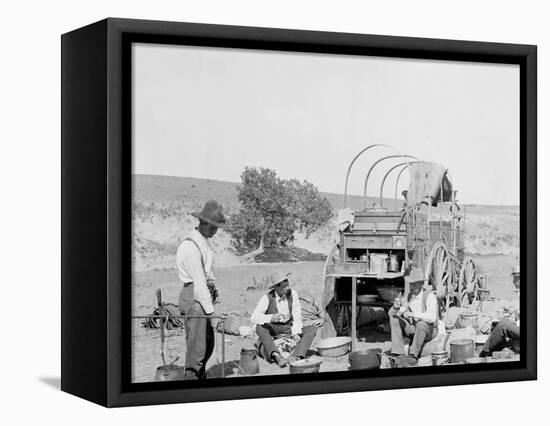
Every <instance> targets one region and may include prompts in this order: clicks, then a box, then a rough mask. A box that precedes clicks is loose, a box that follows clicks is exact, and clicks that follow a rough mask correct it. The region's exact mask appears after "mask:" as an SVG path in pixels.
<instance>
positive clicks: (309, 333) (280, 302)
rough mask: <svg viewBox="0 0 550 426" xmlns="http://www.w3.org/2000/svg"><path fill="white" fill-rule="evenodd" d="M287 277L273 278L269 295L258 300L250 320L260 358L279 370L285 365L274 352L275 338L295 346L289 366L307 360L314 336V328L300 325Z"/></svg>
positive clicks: (297, 302) (296, 300)
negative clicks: (283, 338) (288, 340)
mask: <svg viewBox="0 0 550 426" xmlns="http://www.w3.org/2000/svg"><path fill="white" fill-rule="evenodd" d="M289 275H290V274H281V273H276V274H275V275H274V276H272V278H271V285H270V286H269V292H268V293H267V294H264V295H263V296H262V297H261V299H260V301H259V302H258V305H257V306H256V309H254V312H253V313H252V317H251V321H252V322H253V323H254V324H255V325H256V333H257V334H258V337H259V340H260V354H261V355H262V356H263V357H264V358H265V359H266V360H267V361H270V362H271V361H275V362H276V363H277V365H278V366H279V367H285V366H286V365H287V361H286V360H285V359H284V358H283V356H282V354H281V353H280V352H279V350H278V349H277V346H276V345H275V341H274V337H282V336H288V337H291V338H292V339H293V340H294V342H296V346H295V348H294V350H293V351H292V353H291V356H290V358H289V361H290V362H292V361H294V360H296V359H300V358H304V357H305V356H306V353H307V350H308V349H309V347H310V346H311V342H313V338H314V337H315V334H316V332H317V327H316V326H314V325H309V326H305V327H304V326H303V325H302V311H301V306H300V299H299V297H298V293H297V292H296V290H291V289H290V287H289V282H288V277H289Z"/></svg>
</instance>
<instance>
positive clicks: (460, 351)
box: [451, 339, 475, 364]
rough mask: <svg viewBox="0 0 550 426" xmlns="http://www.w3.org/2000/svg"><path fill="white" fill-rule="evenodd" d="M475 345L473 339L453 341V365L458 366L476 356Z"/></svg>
mask: <svg viewBox="0 0 550 426" xmlns="http://www.w3.org/2000/svg"><path fill="white" fill-rule="evenodd" d="M474 348H475V343H474V341H473V340H471V339H458V340H453V341H451V363H453V364H458V363H461V362H464V361H466V359H468V358H472V357H473V356H474V355H475V349H474Z"/></svg>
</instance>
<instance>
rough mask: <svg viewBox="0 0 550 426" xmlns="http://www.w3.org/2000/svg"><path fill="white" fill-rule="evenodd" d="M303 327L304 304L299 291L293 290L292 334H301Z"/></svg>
mask: <svg viewBox="0 0 550 426" xmlns="http://www.w3.org/2000/svg"><path fill="white" fill-rule="evenodd" d="M302 328H303V323H302V305H300V298H299V297H298V293H297V292H296V291H295V290H292V327H291V329H292V335H295V334H301V333H302Z"/></svg>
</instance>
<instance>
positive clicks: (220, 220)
mask: <svg viewBox="0 0 550 426" xmlns="http://www.w3.org/2000/svg"><path fill="white" fill-rule="evenodd" d="M191 214H192V215H193V216H195V217H196V218H198V219H200V220H204V221H205V222H208V223H210V224H212V225H214V226H217V227H218V228H225V227H226V224H225V217H224V216H223V207H222V205H221V204H220V203H218V202H217V201H216V200H210V201H207V202H206V203H205V204H204V207H203V208H202V211H200V212H193V213H191Z"/></svg>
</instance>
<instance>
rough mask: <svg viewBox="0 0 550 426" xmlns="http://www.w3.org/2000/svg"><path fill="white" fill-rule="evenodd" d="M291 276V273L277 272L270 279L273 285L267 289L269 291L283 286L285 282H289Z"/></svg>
mask: <svg viewBox="0 0 550 426" xmlns="http://www.w3.org/2000/svg"><path fill="white" fill-rule="evenodd" d="M290 275H291V273H290V272H275V273H274V274H272V275H271V277H269V280H270V281H271V283H270V284H269V286H268V287H267V288H268V289H269V290H271V289H273V288H275V287H276V286H277V285H279V284H281V283H282V282H283V281H286V280H288V277H289V276H290Z"/></svg>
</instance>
